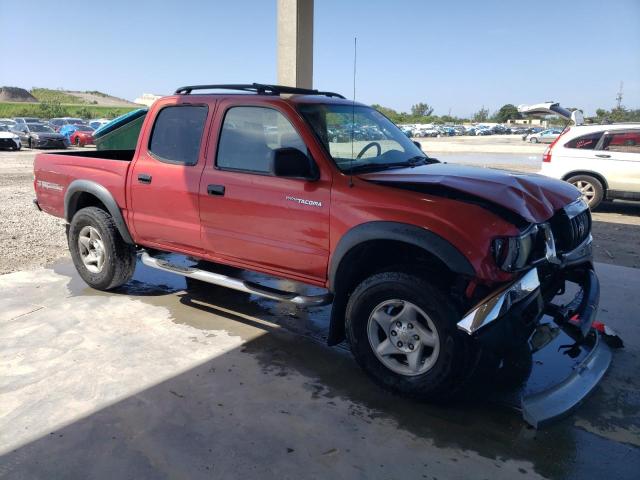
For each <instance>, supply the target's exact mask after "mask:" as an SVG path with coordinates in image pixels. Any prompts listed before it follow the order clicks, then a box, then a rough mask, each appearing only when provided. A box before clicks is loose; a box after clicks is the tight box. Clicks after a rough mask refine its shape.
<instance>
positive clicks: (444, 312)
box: [345, 271, 477, 401]
mask: <svg viewBox="0 0 640 480" xmlns="http://www.w3.org/2000/svg"><path fill="white" fill-rule="evenodd" d="M396 300H400V301H401V303H400V305H397V304H395V303H394V302H395V301H396ZM414 307H417V309H416V308H414ZM385 309H387V310H386V311H385ZM397 309H400V310H399V311H398V310H397ZM407 309H408V311H409V312H410V313H411V312H413V314H415V316H413V315H412V316H409V317H408V318H409V320H410V319H411V318H414V319H416V323H417V324H418V326H416V325H415V324H412V323H411V322H410V321H409V322H406V319H407V317H406V316H404V312H406V311H407ZM381 311H382V317H383V318H384V319H387V318H388V317H390V318H395V319H398V318H401V319H403V320H402V322H401V323H402V324H403V325H402V327H400V326H399V324H398V323H397V322H398V321H397V320H393V321H391V322H390V324H391V326H390V327H389V329H394V331H395V334H394V333H393V332H392V331H391V330H389V331H388V332H387V331H385V329H384V328H382V327H381V326H380V324H379V323H378V322H377V321H376V320H374V313H376V317H377V316H378V315H381ZM423 314H425V315H423ZM385 315H386V316H385ZM394 315H395V317H394ZM427 317H428V318H427ZM458 319H459V315H458V313H457V312H456V309H455V308H454V305H453V303H452V302H451V300H450V299H449V298H448V297H447V295H445V294H444V293H443V292H441V291H440V290H438V289H437V288H436V287H435V286H434V285H433V284H432V283H430V282H429V281H427V280H425V279H424V278H423V277H422V276H419V275H414V274H409V273H404V272H403V271H395V272H384V273H378V274H375V275H373V276H371V277H369V278H367V279H366V280H364V281H363V282H362V283H361V284H360V285H358V286H357V287H356V289H355V291H354V292H353V294H352V295H351V296H350V298H349V302H348V304H347V310H346V319H345V321H346V325H345V326H346V333H347V339H348V340H349V343H350V346H351V352H352V353H353V355H354V357H355V359H356V361H357V362H358V364H359V365H360V366H361V367H362V369H363V370H364V371H365V372H366V373H367V374H368V375H369V376H370V377H371V378H372V379H373V380H374V381H375V382H376V383H377V384H378V385H380V386H382V387H383V388H385V389H387V390H391V391H393V392H395V393H400V394H403V395H406V396H409V397H413V398H418V399H421V400H428V401H442V400H445V399H447V398H450V397H451V396H453V395H454V394H455V393H457V392H458V391H459V390H460V388H461V387H462V386H463V385H464V384H465V380H466V379H468V378H469V376H470V375H471V372H472V371H473V368H469V366H470V365H471V362H470V359H471V358H472V351H473V345H472V344H471V342H469V340H468V339H467V338H464V334H463V333H461V332H459V331H458V330H457V328H456V322H457V321H458ZM425 320H426V322H425ZM383 323H385V325H386V322H383ZM425 327H426V328H425ZM415 332H417V334H416V333H415ZM425 333H429V335H425ZM392 335H395V336H393V337H392ZM372 337H373V340H372ZM382 337H386V339H385V340H386V341H389V340H391V339H392V338H393V339H394V342H396V344H397V345H399V344H402V347H403V348H404V352H409V353H408V354H407V353H402V352H401V351H400V349H396V350H394V349H395V346H394V345H393V344H385V340H382V341H381V339H382ZM425 338H429V342H430V343H431V345H432V346H427V343H428V342H424V343H423V344H422V345H418V342H423V339H425ZM416 339H417V340H416ZM396 340H397V341H396ZM401 340H404V341H405V343H403V342H402V341H401ZM414 341H415V343H416V345H413V344H411V343H407V342H414ZM376 342H379V344H378V346H377V347H376V346H374V344H375V343H376ZM412 347H413V348H412ZM374 348H377V349H378V350H382V351H384V353H385V354H386V356H385V357H381V356H379V355H378V354H377V353H376V352H375V351H374ZM409 348H410V350H409ZM418 349H420V351H421V353H418V355H419V356H418V357H417V358H418V359H420V358H421V360H418V361H417V362H416V361H414V362H413V363H414V365H413V367H412V365H411V363H410V361H409V355H410V354H413V355H414V356H413V358H414V359H415V358H416V357H415V355H416V352H418ZM434 354H435V357H434ZM403 357H404V358H403ZM382 358H384V360H383V359H382ZM476 358H477V357H476ZM384 362H386V363H384ZM389 365H391V366H389ZM400 370H401V371H400Z"/></svg>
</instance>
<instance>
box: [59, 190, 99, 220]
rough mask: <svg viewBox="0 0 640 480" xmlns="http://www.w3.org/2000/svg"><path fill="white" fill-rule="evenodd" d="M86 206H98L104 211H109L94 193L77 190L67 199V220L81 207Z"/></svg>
mask: <svg viewBox="0 0 640 480" xmlns="http://www.w3.org/2000/svg"><path fill="white" fill-rule="evenodd" d="M86 207H98V208H100V209H102V210H104V211H105V212H109V209H108V208H107V207H106V205H105V204H104V203H102V201H101V200H100V199H99V198H98V197H96V196H95V195H93V194H91V193H88V192H78V193H76V194H75V195H74V196H73V197H71V200H70V201H69V210H68V216H69V218H68V219H67V220H68V221H71V219H72V218H73V216H74V215H75V214H76V212H77V211H78V210H80V209H82V208H86Z"/></svg>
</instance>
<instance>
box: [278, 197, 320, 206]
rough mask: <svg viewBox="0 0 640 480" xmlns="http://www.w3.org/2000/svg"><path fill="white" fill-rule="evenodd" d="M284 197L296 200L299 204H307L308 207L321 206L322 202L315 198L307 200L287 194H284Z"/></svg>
mask: <svg viewBox="0 0 640 480" xmlns="http://www.w3.org/2000/svg"><path fill="white" fill-rule="evenodd" d="M286 199H287V200H289V201H290V202H298V203H299V204H301V205H309V206H310V207H321V206H322V202H318V201H316V200H307V199H304V198H296V197H290V196H289V195H287V196H286Z"/></svg>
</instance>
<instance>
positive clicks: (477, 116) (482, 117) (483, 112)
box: [473, 105, 489, 122]
mask: <svg viewBox="0 0 640 480" xmlns="http://www.w3.org/2000/svg"><path fill="white" fill-rule="evenodd" d="M488 118H489V109H488V108H484V105H483V106H482V108H481V109H480V110H478V111H477V112H476V113H474V114H473V121H474V122H486V121H487V119H488Z"/></svg>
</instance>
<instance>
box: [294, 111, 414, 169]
mask: <svg viewBox="0 0 640 480" xmlns="http://www.w3.org/2000/svg"><path fill="white" fill-rule="evenodd" d="M299 110H300V113H301V114H302V116H303V117H304V118H305V120H306V121H307V123H309V125H310V126H311V127H312V129H313V130H314V132H315V134H316V136H317V137H318V138H319V140H320V141H321V142H322V143H323V144H324V147H325V148H326V150H327V152H329V154H330V155H331V157H332V158H333V160H334V162H335V163H336V165H337V166H338V168H339V169H340V170H341V171H343V172H347V171H350V170H352V171H357V170H375V169H385V168H391V167H396V166H397V167H400V166H403V165H404V166H406V165H409V164H411V165H413V164H415V163H416V162H421V161H426V160H427V157H426V156H425V154H424V153H422V151H421V150H420V149H419V148H418V147H417V146H416V145H414V144H413V142H412V141H411V140H410V139H409V138H407V136H406V135H405V134H404V133H402V130H400V129H399V128H398V127H397V126H396V125H394V124H393V123H392V122H391V121H390V120H389V119H387V118H386V117H385V116H384V115H382V114H381V113H380V112H378V111H377V110H374V109H373V108H370V107H365V106H360V105H356V106H353V105H345V104H315V103H314V104H311V103H310V104H302V105H300V107H299Z"/></svg>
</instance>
